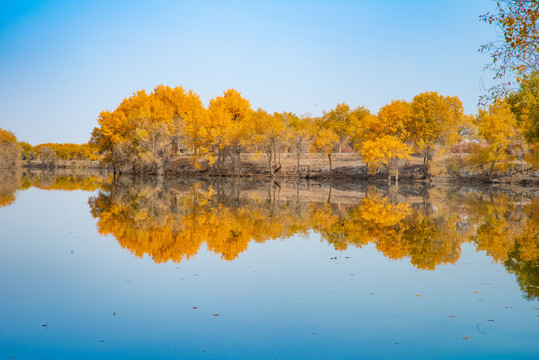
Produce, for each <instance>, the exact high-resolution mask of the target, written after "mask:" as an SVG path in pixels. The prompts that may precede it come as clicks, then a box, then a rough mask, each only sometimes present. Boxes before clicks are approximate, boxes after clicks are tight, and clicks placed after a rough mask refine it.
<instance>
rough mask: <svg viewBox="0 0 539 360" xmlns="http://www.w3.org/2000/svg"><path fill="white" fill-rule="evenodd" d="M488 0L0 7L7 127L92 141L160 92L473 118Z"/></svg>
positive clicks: (0, 72)
mask: <svg viewBox="0 0 539 360" xmlns="http://www.w3.org/2000/svg"><path fill="white" fill-rule="evenodd" d="M494 7H495V3H494V2H493V1H491V0H473V1H470V0H440V1H435V0H408V1H404V0H401V1H398V0H386V1H375V0H370V1H366V0H365V1H338V0H335V1H292V0H289V1H266V2H254V1H151V2H150V1H137V0H130V1H99V0H98V1H75V0H71V1H24V0H14V1H12V0H8V1H6V0H4V1H3V2H2V7H1V8H0V79H1V80H0V127H2V128H4V129H8V130H11V131H13V132H15V134H16V135H17V137H18V138H19V140H24V141H28V142H30V143H31V144H33V145H37V144H39V143H43V142H75V143H83V142H86V141H88V140H89V138H90V133H91V131H92V129H93V128H94V127H95V126H96V125H97V122H96V118H97V116H98V115H99V112H100V111H102V110H105V109H114V108H115V107H116V106H117V105H118V104H119V103H120V102H121V101H122V99H123V98H125V97H128V96H130V95H131V94H132V93H133V92H135V91H137V90H140V89H147V90H149V91H151V90H152V89H153V88H154V87H155V86H156V85H158V84H165V85H170V86H177V85H182V86H183V87H184V88H187V89H193V90H194V91H195V92H197V93H198V94H199V95H200V97H201V99H202V100H203V101H204V102H205V103H207V102H208V100H209V99H210V98H213V97H215V96H219V95H221V94H222V92H223V90H225V89H228V88H235V89H237V90H238V91H241V92H242V94H243V95H244V96H245V97H246V98H247V99H249V100H250V101H251V104H252V105H253V107H254V108H256V107H262V108H264V109H266V110H268V111H271V112H273V111H291V112H294V113H297V114H301V113H306V112H310V113H312V114H313V115H320V114H321V112H322V111H323V110H329V109H331V108H333V107H335V105H336V104H337V103H340V102H346V103H348V104H349V105H350V106H353V107H356V106H359V105H361V106H365V107H367V108H369V109H370V110H371V111H373V112H377V111H378V109H379V108H380V107H381V106H383V105H385V104H387V103H389V102H390V101H391V100H392V99H405V100H411V99H412V98H413V97H414V96H415V95H417V94H419V93H421V92H425V91H438V92H439V93H441V94H443V95H452V96H455V95H456V96H458V97H459V98H460V99H461V100H462V101H463V103H464V107H465V111H466V112H467V113H475V112H476V105H477V101H478V98H479V96H480V95H481V94H482V91H483V90H482V82H483V81H486V82H487V81H488V80H489V75H488V74H484V73H483V66H484V65H485V64H486V63H488V61H489V57H488V55H485V54H479V53H478V52H477V49H478V48H479V46H480V45H481V44H483V43H485V42H488V41H492V40H494V39H495V29H494V28H493V27H492V26H489V25H487V24H484V23H481V22H479V18H478V17H479V15H481V14H483V13H485V12H487V11H492V10H493V9H494Z"/></svg>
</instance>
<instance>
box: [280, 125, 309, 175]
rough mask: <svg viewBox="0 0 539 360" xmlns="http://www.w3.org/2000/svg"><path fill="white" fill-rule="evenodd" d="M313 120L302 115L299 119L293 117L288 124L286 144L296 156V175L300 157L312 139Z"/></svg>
mask: <svg viewBox="0 0 539 360" xmlns="http://www.w3.org/2000/svg"><path fill="white" fill-rule="evenodd" d="M313 126H314V119H313V117H312V116H311V115H310V114H303V115H301V116H299V117H297V116H294V117H292V118H291V121H290V122H289V124H288V132H287V136H288V142H289V143H290V144H291V147H292V148H293V150H294V152H295V153H296V156H297V161H298V162H297V172H298V175H299V173H300V171H299V165H300V159H301V155H302V154H303V152H304V151H305V148H306V147H307V145H308V144H309V142H310V141H311V139H312V128H313Z"/></svg>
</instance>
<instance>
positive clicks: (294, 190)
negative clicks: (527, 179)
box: [0, 173, 539, 359]
mask: <svg viewBox="0 0 539 360" xmlns="http://www.w3.org/2000/svg"><path fill="white" fill-rule="evenodd" d="M533 197H534V192H533V191H532V190H530V189H520V190H518V191H516V192H515V191H513V192H503V191H500V190H496V189H481V188H472V187H466V188H449V187H435V188H431V189H424V188H422V187H421V186H419V185H414V186H403V185H402V184H401V187H400V189H398V190H397V189H395V188H390V189H388V188H387V187H367V186H364V185H362V184H357V185H346V186H344V185H341V186H333V187H329V186H327V185H316V184H311V185H307V184H301V185H300V186H297V185H296V184H280V187H279V186H277V185H274V184H268V183H256V184H255V183H247V182H242V183H238V182H225V183H212V184H208V183H205V182H195V181H184V182H181V181H174V182H166V181H162V182H159V181H151V182H144V181H140V180H139V181H133V180H130V179H120V181H119V182H118V183H117V184H116V185H112V184H111V182H110V181H109V179H108V177H107V176H104V175H97V176H96V175H92V176H87V175H84V176H82V175H81V176H65V175H61V174H43V173H36V174H28V173H26V174H24V175H23V176H22V174H20V173H16V174H4V175H3V177H2V182H1V185H0V206H1V207H0V226H1V229H2V232H1V236H0V245H1V251H0V267H1V271H0V274H1V276H0V287H1V289H2V291H1V292H0V305H1V306H0V319H1V321H0V358H1V359H10V358H12V357H13V358H16V359H148V358H159V359H187V358H200V359H255V358H275V359H287V358H289V359H337V358H346V359H363V358H388V359H394V358H409V359H421V358H423V359H432V358H447V359H454V358H500V359H506V358H515V359H525V358H530V359H537V358H539V301H538V299H539V249H538V248H539V239H538V232H539V230H538V229H539V211H538V210H539V208H538V207H539V205H538V201H537V199H534V198H533ZM535 197H537V193H535Z"/></svg>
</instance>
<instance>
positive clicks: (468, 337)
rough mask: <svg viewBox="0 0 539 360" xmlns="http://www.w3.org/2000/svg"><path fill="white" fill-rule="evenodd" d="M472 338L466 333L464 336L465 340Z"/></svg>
mask: <svg viewBox="0 0 539 360" xmlns="http://www.w3.org/2000/svg"><path fill="white" fill-rule="evenodd" d="M471 338H472V337H471V336H468V335H466V336H464V338H463V339H464V340H468V339H471Z"/></svg>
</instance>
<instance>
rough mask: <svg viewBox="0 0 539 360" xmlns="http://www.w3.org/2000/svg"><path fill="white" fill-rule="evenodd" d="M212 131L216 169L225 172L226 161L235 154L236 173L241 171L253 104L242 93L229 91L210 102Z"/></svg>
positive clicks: (210, 130)
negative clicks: (242, 153)
mask: <svg viewBox="0 0 539 360" xmlns="http://www.w3.org/2000/svg"><path fill="white" fill-rule="evenodd" d="M208 111H209V115H210V129H209V132H211V133H212V136H211V138H212V141H213V143H212V151H213V152H214V153H216V154H217V164H216V169H217V171H219V172H221V173H222V172H223V171H224V166H225V161H226V158H227V157H228V155H229V154H234V155H235V156H236V157H235V160H234V165H235V169H236V171H238V172H239V171H240V166H241V158H240V156H241V152H242V150H243V141H244V139H245V137H246V134H247V130H248V126H247V123H248V122H249V121H250V117H251V114H252V112H253V111H252V109H251V104H250V103H249V101H248V100H247V99H245V98H243V97H242V96H241V93H240V92H238V91H236V90H234V89H228V90H226V91H224V92H223V96H217V97H215V98H213V99H211V100H210V105H209V107H208Z"/></svg>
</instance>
